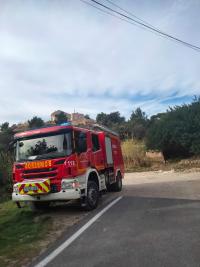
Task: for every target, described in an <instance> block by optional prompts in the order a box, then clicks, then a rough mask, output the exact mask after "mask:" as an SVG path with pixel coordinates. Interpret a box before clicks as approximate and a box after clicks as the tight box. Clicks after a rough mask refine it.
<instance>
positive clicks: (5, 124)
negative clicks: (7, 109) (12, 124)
mask: <svg viewBox="0 0 200 267" xmlns="http://www.w3.org/2000/svg"><path fill="white" fill-rule="evenodd" d="M8 129H9V122H4V123H2V124H1V131H2V132H6V131H8Z"/></svg>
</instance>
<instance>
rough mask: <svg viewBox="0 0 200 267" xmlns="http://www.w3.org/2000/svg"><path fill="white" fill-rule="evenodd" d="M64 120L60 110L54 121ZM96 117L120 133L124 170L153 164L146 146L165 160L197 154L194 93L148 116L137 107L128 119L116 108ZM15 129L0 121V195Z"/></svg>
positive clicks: (35, 123)
mask: <svg viewBox="0 0 200 267" xmlns="http://www.w3.org/2000/svg"><path fill="white" fill-rule="evenodd" d="M66 121H67V117H65V115H64V114H60V115H59V117H58V118H57V120H56V123H57V124H59V123H63V122H66ZM96 121H97V123H99V124H102V125H105V126H107V127H109V128H111V129H112V130H114V131H117V132H118V133H119V135H120V138H121V140H122V150H123V155H124V161H125V167H126V170H135V169H136V170H139V169H140V168H142V169H149V168H150V167H152V165H155V164H153V159H152V158H151V159H150V158H148V157H147V156H146V151H148V150H151V151H160V152H161V153H162V154H163V155H164V160H165V162H166V161H167V162H171V160H175V161H176V160H182V159H185V158H194V157H195V158H198V157H199V156H200V98H197V97H195V98H194V100H193V101H192V102H191V103H190V104H188V105H186V104H183V105H181V106H175V107H172V108H169V110H167V111H166V112H165V113H159V114H156V115H154V116H152V117H151V118H148V117H147V115H146V114H145V112H144V111H142V110H141V108H136V109H135V110H133V112H132V113H131V116H130V118H129V119H128V120H126V119H125V118H124V117H123V116H121V114H120V112H119V111H116V112H111V113H110V114H106V113H103V112H101V113H99V114H97V117H96ZM26 125H27V126H26V129H33V128H37V127H41V126H45V125H48V122H45V121H43V119H42V118H39V117H37V116H34V117H33V118H32V119H30V120H28V121H27V122H26ZM15 131H16V125H12V126H9V123H8V122H4V123H2V124H1V132H0V199H2V198H4V197H5V195H6V192H9V190H10V189H11V180H12V162H13V154H12V153H10V152H8V146H9V142H10V141H11V140H12V138H13V134H14V132H15ZM156 164H157V163H156ZM159 164H160V165H163V164H164V163H163V162H162V164H161V162H160V163H159ZM159 164H157V165H159ZM196 165H198V164H196Z"/></svg>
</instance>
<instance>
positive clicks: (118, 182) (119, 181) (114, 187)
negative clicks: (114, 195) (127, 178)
mask: <svg viewBox="0 0 200 267" xmlns="http://www.w3.org/2000/svg"><path fill="white" fill-rule="evenodd" d="M110 189H111V191H113V192H120V191H122V176H121V174H120V173H118V174H117V177H116V182H115V183H114V184H111V185H110Z"/></svg>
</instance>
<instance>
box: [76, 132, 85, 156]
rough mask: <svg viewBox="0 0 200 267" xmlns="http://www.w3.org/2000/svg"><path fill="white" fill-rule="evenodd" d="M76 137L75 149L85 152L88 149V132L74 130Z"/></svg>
mask: <svg viewBox="0 0 200 267" xmlns="http://www.w3.org/2000/svg"><path fill="white" fill-rule="evenodd" d="M74 138H75V149H76V152H78V153H83V152H86V151H87V138H86V133H84V132H80V131H75V132H74Z"/></svg>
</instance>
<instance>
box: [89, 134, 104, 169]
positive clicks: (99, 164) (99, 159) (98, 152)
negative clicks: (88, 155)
mask: <svg viewBox="0 0 200 267" xmlns="http://www.w3.org/2000/svg"><path fill="white" fill-rule="evenodd" d="M91 139H92V165H93V167H95V168H96V169H97V170H98V171H100V170H102V169H104V168H105V162H104V157H103V151H102V148H101V147H100V142H99V136H98V134H95V133H92V134H91Z"/></svg>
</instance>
